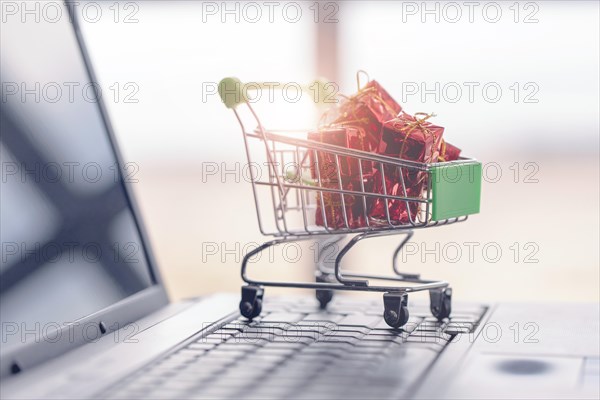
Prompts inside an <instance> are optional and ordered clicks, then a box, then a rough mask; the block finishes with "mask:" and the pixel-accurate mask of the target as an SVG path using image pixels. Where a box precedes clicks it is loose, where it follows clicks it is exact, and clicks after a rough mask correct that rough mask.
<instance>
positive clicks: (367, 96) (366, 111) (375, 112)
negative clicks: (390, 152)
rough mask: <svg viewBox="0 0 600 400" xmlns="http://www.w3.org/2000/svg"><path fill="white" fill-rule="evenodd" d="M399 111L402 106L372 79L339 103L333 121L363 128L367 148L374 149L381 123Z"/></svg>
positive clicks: (379, 134) (393, 116) (376, 145)
mask: <svg viewBox="0 0 600 400" xmlns="http://www.w3.org/2000/svg"><path fill="white" fill-rule="evenodd" d="M401 111H402V107H401V106H400V105H399V104H398V103H396V101H395V100H394V99H393V98H392V96H390V95H389V94H388V92H386V91H385V89H384V88H383V87H382V86H381V85H380V84H379V83H378V82H377V81H374V80H373V81H369V82H368V83H367V84H366V85H365V86H364V87H363V88H362V89H360V90H359V91H358V93H356V94H355V95H353V96H351V97H349V98H347V99H346V100H344V101H343V102H342V103H341V105H340V106H339V108H338V109H337V113H338V114H337V117H336V119H335V120H334V122H333V123H334V124H343V125H352V126H356V127H359V128H361V129H363V130H364V132H365V134H366V139H367V144H368V149H367V150H368V151H376V150H377V147H378V146H379V141H380V139H381V127H382V124H383V123H384V122H386V121H388V120H390V119H393V118H395V117H396V116H397V115H398V114H399V113H400V112H401Z"/></svg>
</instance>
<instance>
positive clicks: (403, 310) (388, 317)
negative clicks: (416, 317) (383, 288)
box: [383, 292, 409, 328]
mask: <svg viewBox="0 0 600 400" xmlns="http://www.w3.org/2000/svg"><path fill="white" fill-rule="evenodd" d="M383 307H384V312H383V319H384V320H385V322H386V323H387V324H388V325H389V326H391V327H392V328H400V327H401V326H403V325H405V324H406V323H407V322H408V317H409V314H408V295H407V294H406V293H403V292H392V293H385V294H384V295H383Z"/></svg>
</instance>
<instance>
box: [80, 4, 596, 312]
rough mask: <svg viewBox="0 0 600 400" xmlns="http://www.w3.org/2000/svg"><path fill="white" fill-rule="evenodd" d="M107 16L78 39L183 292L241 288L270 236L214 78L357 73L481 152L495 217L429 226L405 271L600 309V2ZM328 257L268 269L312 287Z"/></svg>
mask: <svg viewBox="0 0 600 400" xmlns="http://www.w3.org/2000/svg"><path fill="white" fill-rule="evenodd" d="M467 3H468V2H467ZM85 4H86V3H82V7H85ZM95 4H97V3H95ZM248 4H250V5H248ZM99 7H100V8H99V9H100V10H101V15H102V18H96V17H94V15H97V14H94V12H96V13H97V10H96V6H94V7H93V8H89V9H88V10H87V11H86V12H89V15H87V19H86V18H83V19H82V29H83V33H84V36H85V39H86V41H87V43H88V49H89V51H90V53H91V54H90V56H91V59H92V61H93V64H94V67H95V70H96V74H97V77H98V79H99V81H100V84H101V87H102V89H103V93H105V95H104V100H105V102H106V103H107V106H108V111H109V114H110V117H111V118H112V123H113V125H114V128H115V131H116V134H117V138H118V142H119V144H120V145H121V148H122V151H123V153H124V156H125V159H126V161H128V162H132V163H135V165H136V166H137V171H136V173H135V178H136V182H134V183H133V184H132V186H133V187H134V190H135V193H136V195H137V200H138V202H139V203H140V206H141V210H142V213H143V216H144V220H145V224H146V227H147V229H148V232H149V236H150V239H151V243H152V245H153V249H154V253H155V255H156V257H157V260H158V264H159V266H160V270H161V272H162V275H163V278H164V280H165V282H166V285H167V288H168V291H169V293H170V295H171V297H172V298H173V299H180V298H185V297H189V296H196V295H204V294H209V293H213V292H217V291H234V292H237V291H239V287H240V284H241V279H240V278H239V264H240V261H241V257H242V255H243V254H244V253H245V252H247V251H248V250H249V249H251V248H253V246H255V245H256V244H258V243H260V242H261V241H264V240H266V238H264V237H262V236H261V235H260V233H259V230H258V225H257V222H256V217H255V213H254V204H253V199H252V192H251V187H250V184H249V182H248V181H247V179H245V178H244V174H243V173H242V171H243V166H244V162H245V153H244V149H243V142H242V136H241V132H240V128H239V125H238V124H237V121H236V120H235V117H234V115H233V113H232V112H231V111H230V110H227V109H226V108H225V107H224V106H223V104H222V103H221V102H220V99H219V97H218V95H217V94H216V85H217V83H218V82H219V80H220V79H222V78H223V77H226V76H236V77H238V78H240V79H241V80H242V81H278V82H296V83H299V84H308V83H310V82H311V81H312V80H314V79H315V78H317V77H323V78H325V79H326V80H327V81H331V82H336V83H337V84H338V88H339V92H340V93H344V94H347V95H350V94H352V93H354V92H355V91H356V78H355V75H356V72H357V70H359V69H362V70H365V71H367V72H368V74H369V75H370V77H371V78H373V79H376V80H378V81H379V82H380V83H381V84H382V85H383V86H384V87H385V88H386V89H387V90H388V92H389V93H390V94H392V96H393V97H394V98H395V99H396V100H397V101H398V102H399V103H401V104H402V106H403V107H404V108H405V110H406V111H408V112H409V113H415V112H420V111H424V112H435V113H436V115H437V117H436V118H435V120H434V121H435V122H436V123H437V124H438V125H441V126H444V127H445V128H446V130H445V133H444V137H445V138H446V139H447V140H448V141H449V142H451V143H453V144H455V145H457V146H458V147H460V148H462V149H463V154H464V155H467V156H472V157H475V158H477V159H478V160H480V161H482V162H483V163H484V186H483V195H482V209H481V214H479V215H476V216H473V217H472V218H470V219H469V220H468V221H467V222H466V223H464V224H456V225H454V226H449V227H442V228H437V229H430V230H423V231H418V232H417V233H416V234H415V236H414V244H413V246H412V247H410V253H411V254H408V255H406V256H405V259H404V260H403V261H405V262H406V268H405V269H406V270H408V271H420V272H422V273H423V274H424V276H426V277H433V278H443V279H447V280H449V281H450V282H451V283H452V285H453V287H454V288H455V291H454V293H455V299H456V300H489V301H494V300H500V301H520V300H534V301H537V300H539V301H548V300H560V301H598V300H599V281H600V276H599V270H600V267H599V247H598V241H599V238H598V232H599V212H598V210H599V207H598V204H599V183H598V182H599V176H598V175H599V164H598V162H599V154H598V152H599V146H598V144H599V143H598V138H599V115H598V109H599V78H598V70H599V48H600V46H599V37H600V34H599V33H600V32H599V19H598V14H599V5H598V2H595V1H590V2H568V3H567V2H555V1H547V2H545V1H536V2H506V3H505V2H498V3H492V2H471V3H468V4H465V3H463V2H451V3H446V2H391V1H389V2H387V1H386V2H372V1H369V2H366V1H353V2H313V1H309V2H275V3H269V4H267V3H263V2H256V3H245V2H200V1H172V2H166V1H165V2H162V1H148V2H139V1H136V2H121V3H115V4H113V3H110V2H109V3H103V4H100V6H99ZM115 84H116V86H115ZM111 88H112V89H111ZM115 88H116V89H115ZM107 94H110V95H107ZM290 96H291V97H293V94H291V93H290ZM307 97H310V96H306V95H305V96H304V97H302V98H301V99H300V101H298V102H297V103H292V102H290V101H286V98H284V97H283V96H282V95H281V93H275V95H274V98H273V99H272V100H273V101H271V99H266V96H265V97H264V98H263V100H265V101H263V102H261V107H260V108H259V112H260V116H261V118H262V117H264V121H263V122H264V123H265V125H267V126H268V127H286V128H293V127H298V126H305V127H309V128H310V127H313V126H315V124H316V120H317V118H318V115H319V112H318V111H316V109H315V107H314V104H313V101H312V99H310V98H307ZM287 100H289V98H287ZM262 103H266V104H262ZM397 241H398V238H396V239H394V238H385V239H379V240H373V241H372V243H365V244H364V247H362V248H357V249H356V250H354V251H355V253H354V255H353V256H352V260H351V261H349V262H348V267H349V268H354V267H356V268H360V269H363V270H365V269H366V270H369V271H373V272H385V271H387V270H389V268H390V266H391V264H390V262H391V254H392V251H393V249H394V245H395V244H396V243H397ZM313 249H314V248H313ZM314 255H315V252H314V251H313V250H312V249H311V247H310V245H305V246H303V247H302V252H301V255H295V254H292V255H289V254H287V255H285V254H281V252H280V251H279V250H275V252H274V255H273V257H269V259H268V260H267V257H264V258H263V260H261V262H260V263H256V271H257V273H258V274H259V275H260V276H262V277H265V276H270V277H277V278H280V279H306V280H311V279H312V268H313V259H314ZM289 261H292V262H289ZM259 265H260V266H259ZM285 291H286V290H285V289H283V290H279V292H285ZM268 292H269V293H271V292H277V290H275V289H270V288H269V289H268Z"/></svg>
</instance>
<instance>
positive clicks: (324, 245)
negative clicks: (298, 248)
mask: <svg viewBox="0 0 600 400" xmlns="http://www.w3.org/2000/svg"><path fill="white" fill-rule="evenodd" d="M344 237H345V235H334V236H327V237H325V238H321V239H318V240H317V241H316V242H315V243H316V245H317V246H318V247H317V249H318V250H317V251H318V253H317V263H316V267H317V268H316V271H315V277H316V281H317V283H333V282H334V281H335V279H334V278H333V274H334V273H335V272H334V265H335V258H334V257H332V256H333V255H334V254H336V253H337V250H338V248H337V244H338V243H339V242H340V241H341V240H342V239H344ZM315 295H316V297H317V301H318V302H319V307H320V308H321V309H322V310H324V309H325V308H327V304H329V302H331V300H332V299H333V290H330V289H317V290H316V291H315Z"/></svg>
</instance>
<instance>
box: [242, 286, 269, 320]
mask: <svg viewBox="0 0 600 400" xmlns="http://www.w3.org/2000/svg"><path fill="white" fill-rule="evenodd" d="M264 293H265V290H264V289H263V288H262V287H260V286H255V285H246V286H242V300H241V301H240V313H241V314H242V315H243V316H244V317H246V318H248V319H249V320H252V319H253V318H255V317H258V316H259V315H260V313H261V311H262V300H263V295H264Z"/></svg>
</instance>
